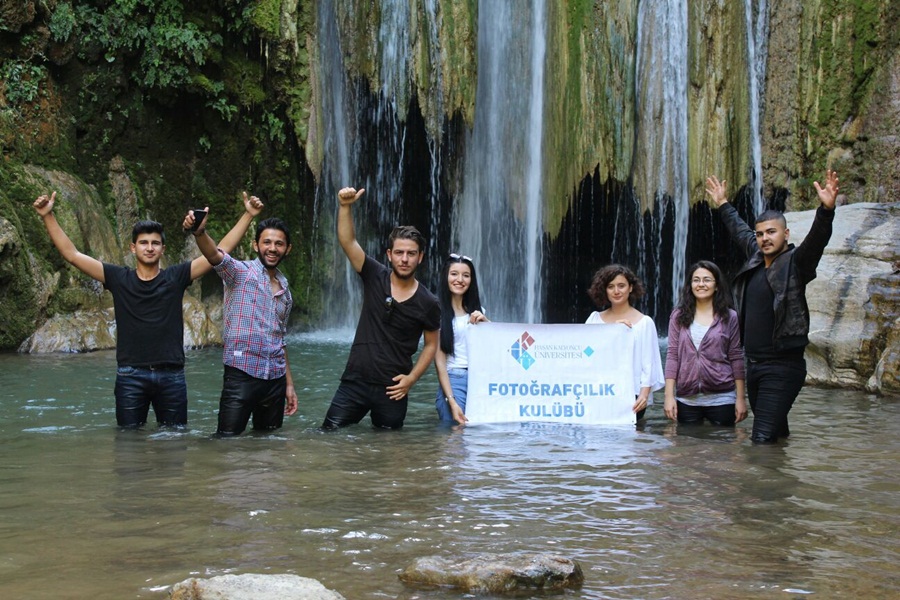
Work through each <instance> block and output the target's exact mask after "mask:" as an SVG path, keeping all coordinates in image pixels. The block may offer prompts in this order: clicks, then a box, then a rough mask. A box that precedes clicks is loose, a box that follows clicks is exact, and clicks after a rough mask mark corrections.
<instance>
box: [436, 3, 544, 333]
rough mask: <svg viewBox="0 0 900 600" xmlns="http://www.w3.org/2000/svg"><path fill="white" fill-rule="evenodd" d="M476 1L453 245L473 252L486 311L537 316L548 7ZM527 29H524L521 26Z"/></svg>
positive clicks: (496, 315)
mask: <svg viewBox="0 0 900 600" xmlns="http://www.w3.org/2000/svg"><path fill="white" fill-rule="evenodd" d="M523 4H524V3H522V2H519V1H517V0H481V2H479V5H478V89H477V93H476V99H475V126H474V129H473V131H472V134H471V136H470V138H469V139H468V141H467V146H466V150H465V160H466V164H465V171H464V173H465V175H464V181H463V183H462V190H461V191H460V194H459V198H458V202H457V206H456V207H455V213H454V236H453V237H454V239H455V240H458V243H459V251H461V252H462V253H464V254H468V255H470V256H472V257H473V258H474V259H475V262H476V267H477V269H478V279H479V289H480V290H482V298H483V302H484V304H485V306H486V307H487V309H488V310H489V312H490V314H491V317H492V318H493V319H495V320H500V321H525V322H534V321H539V320H541V317H542V314H541V308H542V307H541V301H542V300H541V291H540V290H541V281H540V279H541V277H540V274H541V260H542V251H541V247H542V243H543V242H542V240H543V233H542V231H543V224H542V219H541V211H542V208H541V205H542V196H543V195H542V183H543V177H542V164H543V161H542V158H541V151H542V147H543V145H542V137H543V98H544V55H545V52H546V24H545V22H546V6H545V2H544V0H531V3H530V4H529V5H528V6H527V9H526V8H525V7H524V6H523ZM523 30H524V31H530V32H531V35H530V36H527V37H525V36H522V35H521V33H520V32H521V31H523Z"/></svg>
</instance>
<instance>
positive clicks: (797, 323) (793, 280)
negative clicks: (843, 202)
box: [719, 203, 834, 352]
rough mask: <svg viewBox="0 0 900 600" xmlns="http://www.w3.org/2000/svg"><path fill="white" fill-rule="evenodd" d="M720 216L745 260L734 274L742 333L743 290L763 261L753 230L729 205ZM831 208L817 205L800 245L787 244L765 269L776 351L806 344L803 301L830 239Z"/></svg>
mask: <svg viewBox="0 0 900 600" xmlns="http://www.w3.org/2000/svg"><path fill="white" fill-rule="evenodd" d="M719 217H720V218H721V219H722V223H724V225H725V227H726V228H727V229H728V232H729V233H730V234H731V239H732V240H733V241H734V242H735V243H736V244H737V245H738V247H739V248H740V249H741V251H742V252H743V253H744V256H746V257H747V262H746V263H744V266H743V267H741V270H740V271H738V274H737V275H735V277H734V284H733V285H734V302H735V307H736V308H737V312H738V315H740V322H741V336H742V337H743V333H744V291H745V290H746V288H747V281H748V279H749V277H750V271H752V270H753V269H754V268H756V267H758V266H759V265H761V264H763V254H762V252H761V251H760V250H759V246H758V245H757V243H756V232H755V231H754V230H753V229H751V228H750V227H749V226H748V225H747V223H745V222H744V220H743V219H741V216H740V215H739V214H738V212H737V210H735V208H734V207H733V206H732V205H731V204H728V203H726V204H723V205H722V206H721V207H719ZM833 221H834V210H828V209H826V208H824V207H821V206H820V207H819V209H818V210H817V211H816V218H815V219H814V220H813V224H812V227H811V228H810V230H809V233H808V234H807V235H806V238H805V239H804V240H803V243H801V244H800V245H799V246H794V244H789V245H788V249H787V250H785V251H784V252H782V253H781V254H779V255H778V256H777V257H775V260H774V261H772V264H771V265H770V266H769V268H768V269H767V270H766V279H768V280H769V285H770V286H772V292H773V294H774V296H775V302H774V305H773V306H772V309H773V310H774V312H775V330H774V339H773V340H772V345H773V347H774V348H775V351H776V352H790V351H796V350H802V349H803V348H805V347H806V345H807V344H809V337H808V336H809V307H808V306H807V304H806V284H808V283H809V282H810V281H812V280H813V279H815V278H816V267H817V266H818V264H819V260H821V258H822V254H823V253H824V252H825V246H827V245H828V240H830V239H831V224H832V222H833Z"/></svg>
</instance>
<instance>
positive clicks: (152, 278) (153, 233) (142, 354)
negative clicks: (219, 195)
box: [34, 192, 263, 429]
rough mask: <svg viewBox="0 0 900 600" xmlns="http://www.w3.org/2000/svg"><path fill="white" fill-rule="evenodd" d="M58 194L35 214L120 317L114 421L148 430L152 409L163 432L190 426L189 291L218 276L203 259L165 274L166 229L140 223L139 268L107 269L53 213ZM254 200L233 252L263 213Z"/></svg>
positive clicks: (40, 203)
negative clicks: (204, 279) (77, 245)
mask: <svg viewBox="0 0 900 600" xmlns="http://www.w3.org/2000/svg"><path fill="white" fill-rule="evenodd" d="M55 203H56V192H53V194H52V195H51V196H49V197H48V196H40V197H39V198H38V199H37V200H35V201H34V208H35V210H36V211H37V213H38V214H39V215H40V216H41V218H42V219H43V221H44V226H45V227H46V228H47V232H48V233H49V234H50V239H51V240H52V241H53V244H54V245H55V246H56V249H57V250H59V253H60V254H61V255H62V257H63V258H64V259H65V260H66V261H67V262H69V263H70V264H71V265H72V266H74V267H75V268H77V269H78V270H79V271H81V272H82V273H84V274H85V275H88V276H89V277H92V278H94V279H96V280H97V281H99V282H100V283H102V284H103V285H104V286H105V287H106V289H108V290H109V291H110V292H111V293H112V295H113V306H114V308H115V314H116V330H117V331H116V363H117V365H118V366H117V370H116V386H115V396H116V422H117V423H118V425H119V426H120V427H126V428H131V429H133V428H138V427H141V426H143V425H144V424H146V422H147V414H148V413H149V411H150V406H151V405H152V406H153V412H154V413H155V414H156V421H157V423H158V424H159V425H167V426H182V427H183V426H185V425H186V424H187V385H186V383H185V379H184V318H183V316H182V311H181V304H182V299H183V297H184V290H185V289H187V287H188V286H189V285H190V284H191V281H193V280H194V279H197V278H199V277H201V276H202V275H204V274H205V273H208V272H209V271H210V270H212V265H210V264H209V261H207V260H206V258H205V257H203V256H200V257H199V258H196V259H194V260H193V261H191V262H184V263H181V264H178V265H175V266H173V267H169V268H167V269H163V268H161V267H160V259H161V258H162V257H163V254H164V253H165V250H166V246H165V235H164V234H163V227H162V225H160V224H159V223H157V222H155V221H138V222H137V223H136V224H135V225H134V228H133V229H132V233H131V253H132V254H134V256H135V259H136V267H135V268H134V269H130V268H128V267H122V266H118V265H112V264H109V263H103V262H100V261H99V260H97V259H95V258H92V257H90V256H88V255H86V254H82V253H81V252H79V251H78V249H77V248H75V245H74V244H73V243H72V241H71V240H70V239H69V236H67V235H66V233H65V232H64V231H63V229H62V227H60V225H59V223H58V222H57V220H56V217H55V216H54V214H53V206H54V204H55ZM262 206H263V205H262V203H261V202H260V201H259V199H258V198H256V197H255V196H254V197H252V198H248V197H247V194H246V193H244V208H245V212H244V214H243V215H242V216H241V218H240V220H239V221H238V222H237V224H236V225H235V226H234V228H233V229H232V230H231V231H230V232H228V234H227V235H226V236H225V237H224V238H223V239H222V243H221V244H220V247H222V248H223V249H227V251H229V252H231V251H232V250H234V248H235V246H237V244H238V242H240V240H241V238H242V237H243V236H244V233H246V232H247V228H248V227H249V226H250V222H251V221H252V220H253V217H255V216H256V215H258V214H259V213H260V211H261V210H262Z"/></svg>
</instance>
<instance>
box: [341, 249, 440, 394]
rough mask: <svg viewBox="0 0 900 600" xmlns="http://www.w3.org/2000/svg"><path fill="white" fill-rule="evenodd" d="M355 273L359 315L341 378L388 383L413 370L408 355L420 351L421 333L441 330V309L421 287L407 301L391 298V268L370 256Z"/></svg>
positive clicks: (410, 358)
mask: <svg viewBox="0 0 900 600" xmlns="http://www.w3.org/2000/svg"><path fill="white" fill-rule="evenodd" d="M359 275H360V277H362V281H363V306H362V312H361V313H360V315H359V324H358V325H357V326H356V337H355V338H354V339H353V347H352V348H351V349H350V358H348V359H347V367H346V369H344V374H343V375H342V376H341V379H342V380H345V381H363V382H365V383H370V384H375V385H391V384H392V383H394V382H393V381H392V380H393V378H394V377H396V376H397V375H401V374H406V373H409V372H410V371H411V370H412V366H413V363H412V356H413V354H415V352H416V350H417V349H418V348H419V339H420V338H421V337H422V331H437V330H438V329H440V327H441V306H440V304H439V303H438V300H437V298H435V296H434V294H432V293H431V292H430V291H428V289H426V288H425V286H424V285H422V284H421V283H419V287H418V288H417V289H416V293H415V294H413V295H412V297H411V298H409V299H408V300H406V301H404V302H397V301H396V300H394V299H393V298H392V297H391V270H390V269H389V268H388V267H386V266H384V265H382V264H380V263H379V262H378V261H376V260H375V259H373V258H372V257H371V256H366V262H365V263H364V264H363V267H362V270H361V271H360V273H359ZM389 298H390V300H388V299H389Z"/></svg>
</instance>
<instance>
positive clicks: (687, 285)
mask: <svg viewBox="0 0 900 600" xmlns="http://www.w3.org/2000/svg"><path fill="white" fill-rule="evenodd" d="M697 269H706V270H707V271H709V272H710V273H712V276H713V279H715V280H716V291H715V293H713V298H712V302H713V314H715V315H716V316H717V317H719V318H720V319H721V320H722V321H723V322H727V321H728V319H729V318H731V315H730V313H729V312H728V309H729V308H731V306H732V305H731V292H729V290H728V283H727V282H726V281H725V278H724V277H723V276H722V271H721V269H719V267H718V266H717V265H716V263H714V262H712V261H709V260H698V261H697V262H695V263H694V264H692V265H691V266H690V268H689V269H688V270H687V277H686V279H685V282H684V286H682V288H681V296H680V298H679V300H678V306H676V307H675V310H677V311H679V313H678V316H677V317H675V323H676V324H677V325H678V326H679V327H682V328H684V329H688V328H689V327H690V326H691V323H693V322H694V311H695V310H696V309H697V298H696V297H695V296H694V289H693V286H692V285H691V280H692V279H693V278H694V273H696V272H697Z"/></svg>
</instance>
